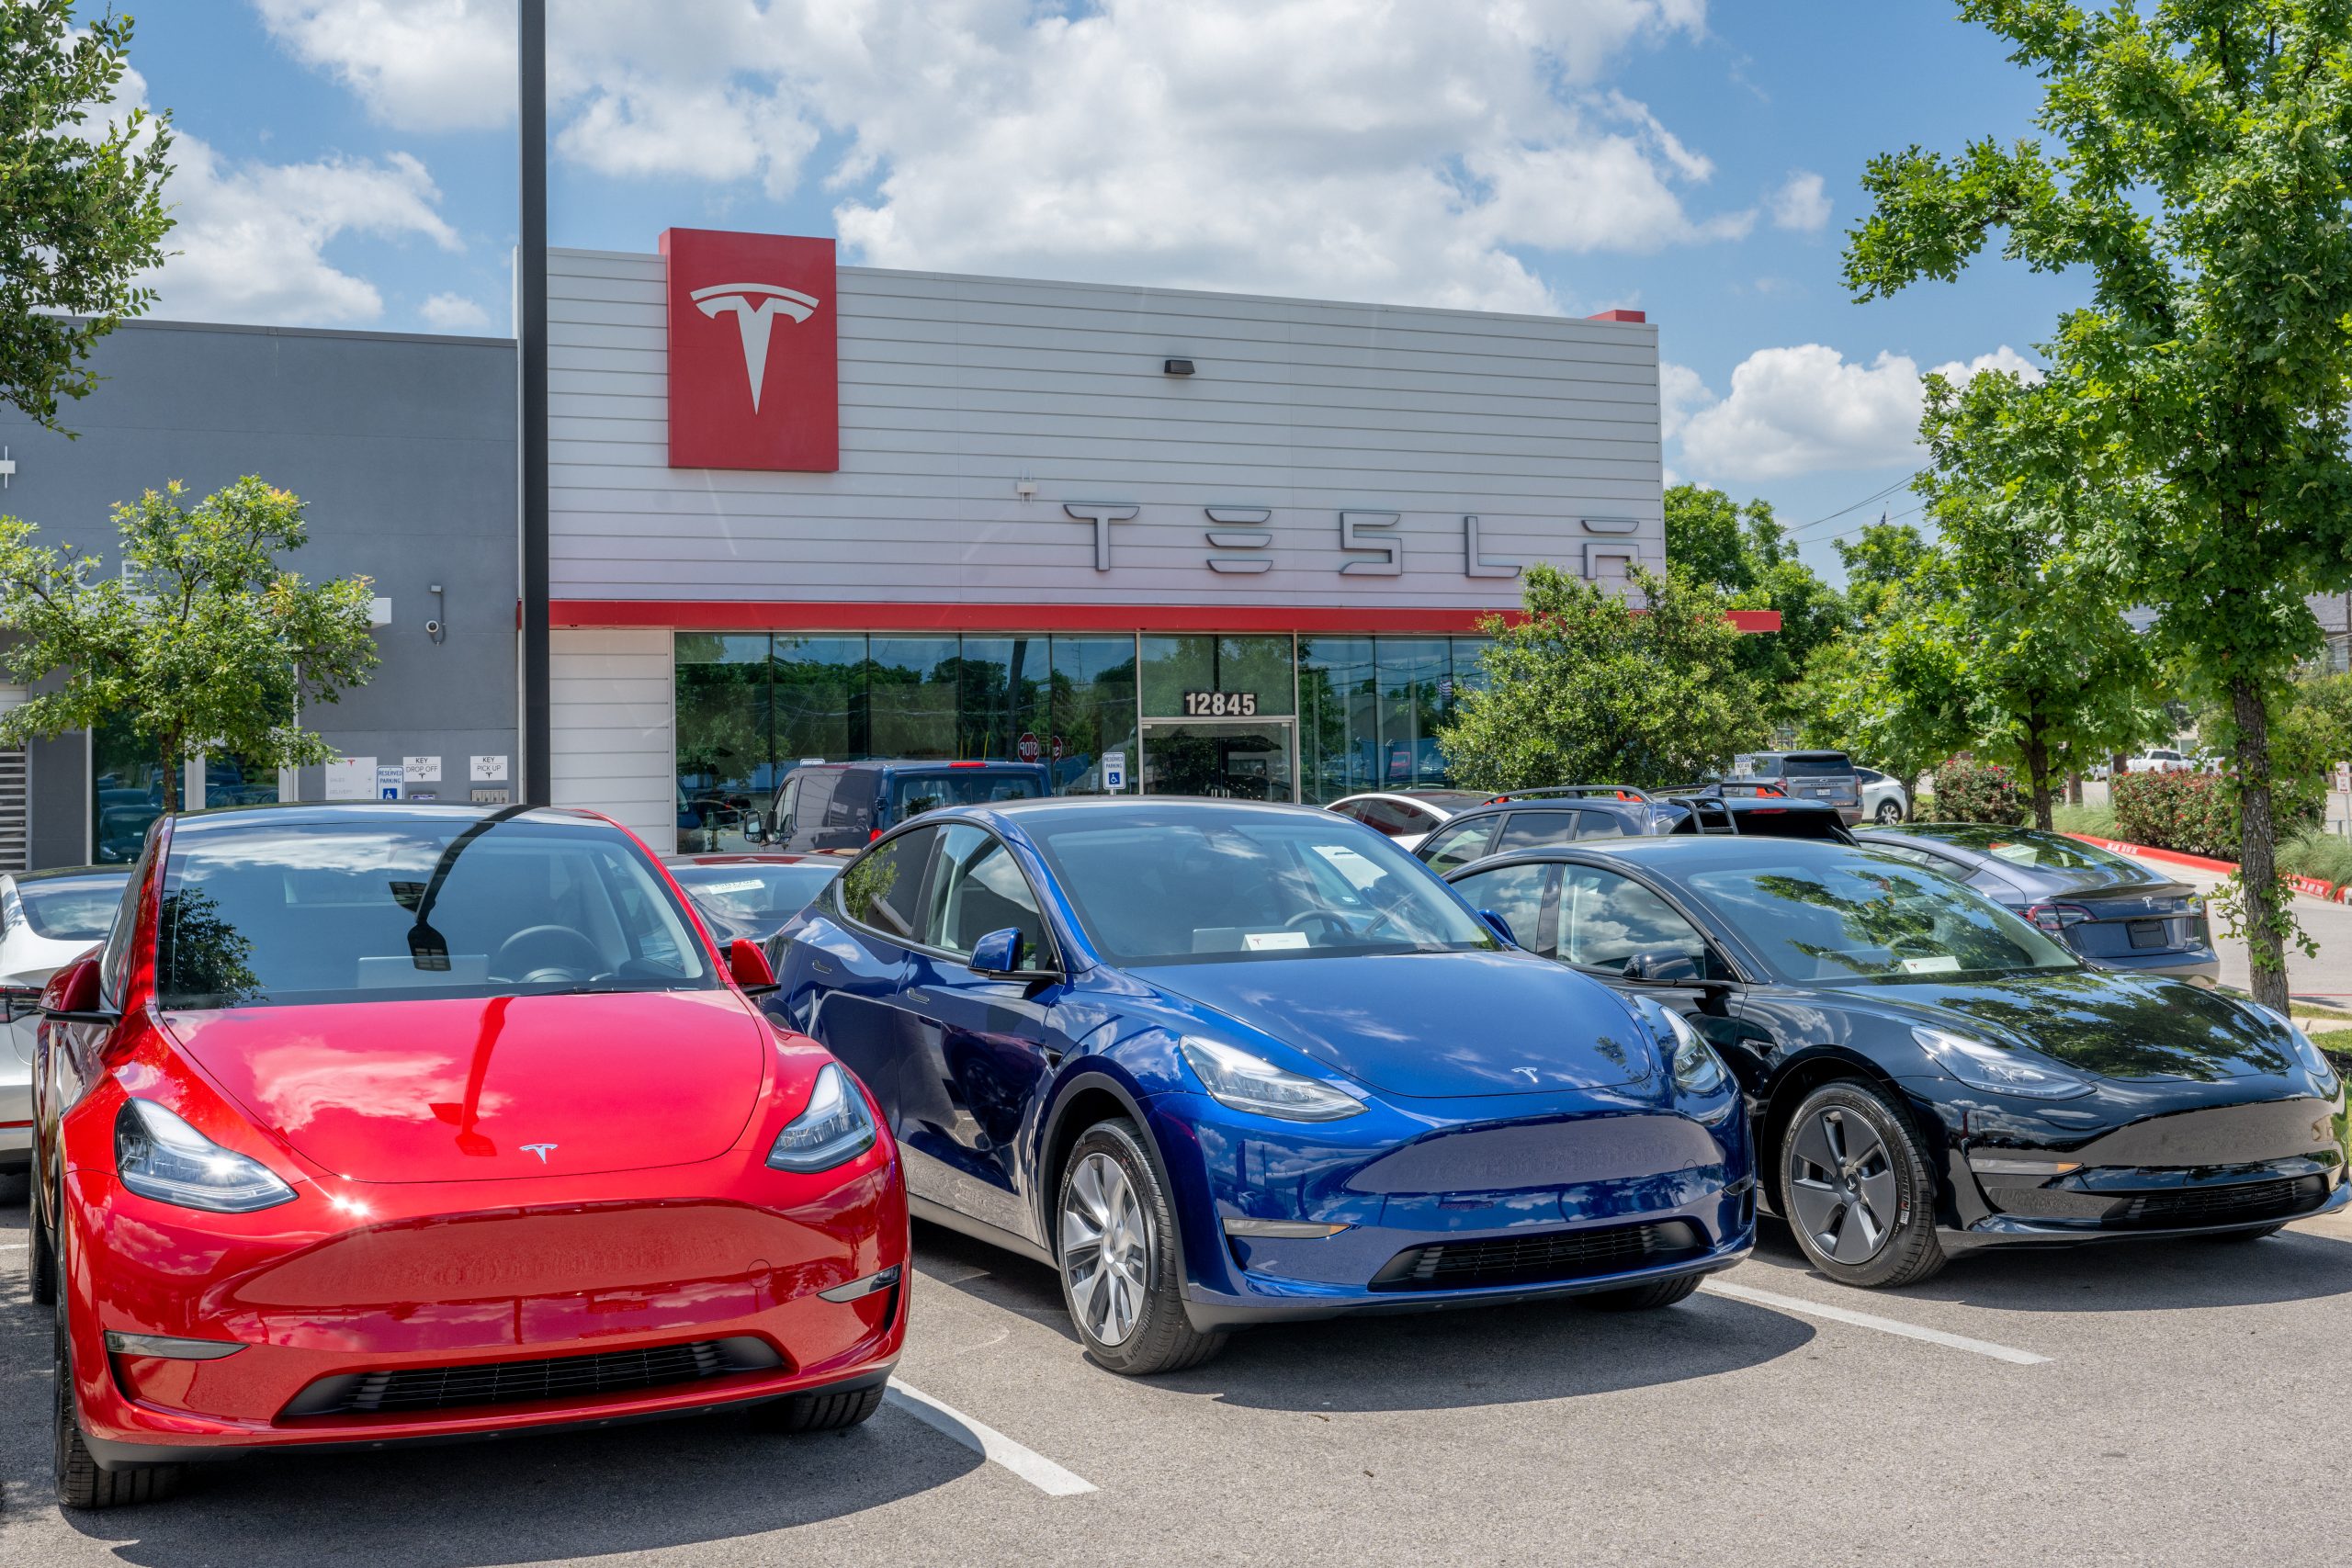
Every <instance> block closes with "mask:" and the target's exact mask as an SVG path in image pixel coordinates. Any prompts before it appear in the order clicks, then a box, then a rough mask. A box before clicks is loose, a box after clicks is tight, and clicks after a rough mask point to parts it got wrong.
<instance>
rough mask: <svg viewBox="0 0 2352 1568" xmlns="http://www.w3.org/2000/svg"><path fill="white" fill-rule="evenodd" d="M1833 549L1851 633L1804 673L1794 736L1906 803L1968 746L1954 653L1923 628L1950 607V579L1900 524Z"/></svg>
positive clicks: (1876, 526) (1963, 685) (1961, 675)
mask: <svg viewBox="0 0 2352 1568" xmlns="http://www.w3.org/2000/svg"><path fill="white" fill-rule="evenodd" d="M1837 548H1838V557H1839V558H1840V559H1841V560H1843V561H1844V563H1845V566H1846V602H1847V604H1848V606H1849V611H1850V613H1851V616H1852V620H1851V629H1850V630H1849V633H1848V635H1847V636H1846V637H1843V638H1841V639H1839V640H1838V641H1836V642H1831V643H1826V644H1824V645H1823V646H1822V647H1821V648H1820V649H1817V650H1815V654H1814V656H1813V659H1812V660H1811V662H1810V663H1809V664H1808V666H1807V668H1806V671H1805V686H1806V689H1807V691H1808V692H1809V693H1810V694H1811V698H1812V701H1811V705H1810V706H1809V707H1808V708H1807V710H1806V712H1805V716H1804V724H1803V726H1802V727H1801V731H1800V733H1801V734H1802V736H1803V739H1804V741H1805V743H1806V744H1807V745H1810V746H1828V747H1836V748H1838V750H1843V751H1848V752H1850V753H1851V754H1852V755H1854V756H1855V757H1857V758H1859V759H1860V760H1861V761H1865V762H1868V763H1870V764H1871V766H1873V767H1878V768H1882V769H1884V770H1885V771H1886V772H1887V773H1892V774H1894V776H1895V777H1896V778H1898V779H1900V780H1901V781H1902V782H1903V786H1904V789H1905V792H1906V793H1907V794H1908V795H1911V797H1912V798H1913V799H1915V800H1916V799H1917V798H1918V794H1919V781H1920V779H1921V778H1922V777H1923V776H1925V775H1926V774H1927V773H1929V772H1930V771H1931V770H1933V769H1934V768H1935V767H1936V766H1937V765H1938V764H1939V763H1941V762H1942V761H1944V760H1945V759H1946V758H1948V757H1950V756H1951V755H1952V754H1953V753H1954V752H1956V751H1964V750H1967V749H1968V748H1969V747H1970V745H1971V744H1972V743H1973V741H1974V739H1975V734H1974V731H1973V729H1972V728H1971V727H1970V712H1969V705H1968V695H1967V694H1968V687H1967V682H1966V679H1965V673H1966V672H1965V671H1964V670H1963V668H1962V662H1961V660H1960V658H1959V654H1958V649H1955V648H1954V647H1953V646H1952V645H1951V643H1950V642H1948V641H1946V640H1943V639H1941V638H1939V637H1935V636H1933V635H1930V631H1929V624H1928V622H1927V620H1926V619H1925V617H1927V616H1928V615H1929V614H1930V612H1932V611H1933V610H1934V609H1935V608H1936V607H1937V606H1939V605H1940V604H1944V603H1945V602H1947V601H1948V600H1949V599H1950V598H1951V593H1952V585H1951V575H1950V573H1949V571H1948V570H1946V567H1945V562H1944V559H1943V558H1942V557H1941V556H1940V555H1939V554H1938V553H1937V552H1936V551H1935V550H1934V549H1933V548H1932V547H1930V546H1928V544H1927V543H1926V542H1925V541H1924V540H1922V539H1921V538H1920V537H1919V533H1918V530H1917V529H1916V528H1913V527H1911V526H1910V525H1908V524H1900V523H1873V524H1871V525H1869V526H1868V527H1865V528H1863V529H1862V530H1861V532H1860V536H1859V537H1858V538H1856V539H1855V540H1853V541H1851V542H1850V543H1849V542H1848V541H1845V540H1839V541H1838V546H1837Z"/></svg>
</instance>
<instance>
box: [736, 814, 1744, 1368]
mask: <svg viewBox="0 0 2352 1568" xmlns="http://www.w3.org/2000/svg"><path fill="white" fill-rule="evenodd" d="M1508 931H1509V928H1508V927H1507V926H1506V925H1505V924H1504V922H1503V920H1502V919H1501V918H1500V917H1499V916H1495V915H1492V914H1487V915H1485V916H1482V915H1481V914H1480V913H1478V912H1477V911H1475V910H1473V909H1472V908H1470V906H1468V905H1467V904H1465V903H1464V902H1463V901H1462V898H1461V897H1460V896H1459V895H1457V894H1456V893H1455V892H1454V891H1453V889H1452V888H1451V887H1449V886H1447V885H1446V884H1445V883H1444V882H1442V881H1441V880H1440V879H1439V878H1438V877H1437V875H1436V874H1434V873H1432V872H1430V870H1429V869H1428V868H1427V867H1426V866H1424V865H1422V864H1421V863H1420V862H1419V861H1417V860H1415V859H1414V858H1413V857H1412V856H1410V855H1408V854H1406V853H1404V852H1402V851H1400V850H1398V849H1397V848H1396V846H1395V845H1393V844H1391V843H1390V842H1389V841H1388V840H1385V839H1384V838H1382V837H1381V836H1380V835H1379V834H1378V833H1375V832H1374V831H1372V830H1371V829H1368V828H1365V827H1363V825H1362V824H1360V823H1357V822H1352V821H1350V820H1349V819H1347V818H1342V817H1338V816H1334V815H1333V814H1331V813H1330V812H1328V811H1315V810H1309V809H1306V808H1302V807H1285V806H1259V805H1243V804H1238V803H1229V802H1222V801H1216V802H1210V801H1157V800H1136V799H1132V798H1129V799H1117V798H1113V799H1099V800H1068V799H1063V800H1050V799H1049V800H1037V801H1031V802H1024V803H1017V804H1006V805H1000V806H992V807H956V808H951V809H947V810H941V811H933V812H931V813H929V814H927V815H925V816H923V817H921V818H916V819H915V820H914V821H912V822H910V823H909V824H907V825H905V826H903V827H901V828H899V829H898V830H896V831H895V832H892V833H891V834H889V835H888V837H886V838H884V839H882V840H878V841H877V842H876V843H874V844H873V845H871V846H869V847H868V848H867V849H866V850H865V852H864V853H862V854H861V855H860V856H859V857H858V858H857V859H856V860H854V861H853V862H851V863H849V865H848V866H847V867H846V869H844V870H843V872H842V874H841V876H840V878H839V879H838V880H837V881H836V882H835V883H834V885H833V886H832V888H831V890H829V891H828V892H827V893H826V895H825V896H824V897H821V898H820V899H819V900H818V901H817V902H816V903H815V904H814V905H812V906H811V907H810V908H808V909H807V910H805V911H803V912H802V913H801V914H800V915H799V916H798V917H797V918H796V919H794V920H793V921H792V922H791V923H790V924H788V925H786V927H785V928H784V929H783V930H782V931H780V932H778V933H777V934H776V936H775V938H774V939H773V940H772V942H770V945H769V952H770V955H771V957H772V959H773V960H774V963H775V972H776V976H777V978H778V980H779V982H780V984H779V986H778V988H777V990H776V991H775V993H774V994H772V995H771V996H770V997H769V998H768V1000H767V1004H766V1005H767V1006H768V1007H769V1008H770V1009H771V1010H773V1011H774V1012H775V1014H776V1016H777V1017H778V1018H779V1019H780V1020H782V1021H784V1022H786V1023H787V1024H789V1025H790V1026H791V1027H793V1028H795V1029H798V1030H801V1031H804V1032H808V1033H809V1034H812V1035H814V1036H816V1037H817V1038H818V1039H819V1040H820V1041H822V1042H824V1043H825V1044H826V1045H827V1046H828V1047H829V1048H830V1049H831V1051H832V1052H833V1054H834V1055H837V1056H839V1057H840V1058H841V1059H842V1061H843V1062H846V1063H848V1064H849V1065H850V1066H851V1067H852V1068H853V1069H854V1070H855V1071H856V1072H857V1074H858V1075H859V1077H862V1078H864V1079H865V1084H866V1087H867V1088H868V1089H871V1090H872V1091H873V1096H874V1099H875V1100H876V1103H877V1104H879V1106H880V1107H881V1108H882V1111H883V1114H884V1115H885V1116H887V1117H888V1119H889V1122H890V1129H891V1131H892V1132H893V1133H894V1134H896V1135H897V1137H898V1140H899V1148H900V1150H901V1151H902V1154H903V1156H904V1159H905V1162H906V1171H907V1186H908V1188H909V1190H910V1196H911V1197H912V1200H913V1205H914V1211H915V1213H917V1214H918V1215H920V1216H921V1217H922V1218H925V1219H928V1220H932V1221H934V1222H936V1223H938V1224H944V1225H947V1226H949V1227H952V1228H954V1229H956V1230H959V1231H963V1232H967V1233H968V1234H970V1235H976V1236H978V1237H981V1238H982V1239H984V1240H987V1241H989V1242H993V1243H995V1244H997V1245H999V1246H1001V1247H1009V1248H1011V1249H1012V1250H1013V1251H1015V1252H1019V1253H1022V1254H1024V1255H1026V1256H1028V1257H1030V1258H1035V1259H1037V1260H1039V1261H1040V1262H1043V1263H1046V1264H1048V1265H1050V1266H1051V1267H1053V1268H1054V1269H1055V1270H1056V1271H1057V1273H1058V1274H1059V1276H1060V1278H1061V1281H1062V1291H1063V1295H1064V1297H1065V1300H1066V1301H1067V1303H1068V1305H1069V1314H1070V1317H1071V1318H1072V1320H1073V1321H1074V1322H1075V1323H1076V1325H1077V1327H1078V1332H1079V1335H1080V1338H1081V1339H1082V1340H1083V1342H1084V1344H1085V1346H1086V1348H1087V1349H1088V1351H1089V1352H1091V1354H1092V1356H1093V1357H1094V1359H1096V1360H1097V1361H1098V1362H1100V1363H1101V1364H1102V1365H1103V1366H1105V1367H1108V1368H1110V1369H1111V1370H1113V1371H1119V1372H1128V1373H1147V1372H1158V1371H1172V1370H1174V1369H1176V1368H1180V1367H1185V1366H1190V1365H1192V1364H1193V1363H1194V1362H1197V1361H1199V1360H1201V1359H1203V1358H1204V1357H1206V1356H1207V1355H1209V1354H1210V1353H1211V1352H1212V1351H1214V1350H1215V1349H1216V1348H1217V1347H1218V1346H1219V1345H1220V1344H1221V1343H1223V1341H1224V1337H1225V1335H1226V1333H1227V1331H1228V1330H1230V1329H1233V1328H1236V1327H1239V1326H1242V1325H1249V1324H1253V1323H1264V1322H1272V1321H1277V1320H1283V1319H1294V1318H1312V1317H1324V1316H1330V1315H1333V1314H1340V1313H1349V1312H1362V1311H1372V1312H1378V1311H1406V1310H1413V1309H1417V1308H1427V1307H1436V1306H1453V1305H1470V1304H1475V1303H1487V1302H1503V1301H1523V1300H1527V1299H1530V1298H1532V1297H1539V1296H1554V1295H1560V1296H1566V1295H1581V1296H1584V1297H1586V1298H1587V1299H1588V1300H1589V1302H1590V1303H1593V1304H1595V1305H1600V1306H1607V1307H1617V1308H1645V1307H1659V1306H1665V1305H1668V1304H1669V1303H1674V1302H1678V1301H1680V1300H1681V1299H1682V1298H1683V1297H1685V1296H1687V1295H1689V1294H1690V1293H1691V1291H1693V1290H1695V1289H1696V1288H1697V1287H1698V1283H1699V1280H1700V1278H1701V1277H1702V1275H1705V1274H1707V1273H1709V1272H1711V1271H1713V1270H1714V1269H1724V1268H1728V1267H1729V1266H1730V1265H1732V1264H1733V1263H1736V1262H1737V1261H1738V1260H1739V1259H1740V1258H1743V1257H1744V1256H1746V1255H1747V1251H1748V1248H1749V1247H1750V1246H1751V1245H1752V1244H1753V1241H1754V1235H1755V1180H1754V1176H1753V1171H1752V1168H1751V1155H1750V1152H1749V1145H1748V1140H1747V1124H1746V1122H1745V1121H1744V1120H1743V1118H1742V1112H1741V1109H1740V1103H1739V1097H1738V1094H1737V1090H1736V1086H1735V1085H1734V1083H1733V1082H1732V1080H1731V1078H1730V1077H1729V1075H1728V1074H1727V1073H1726V1071H1725V1070H1724V1066H1723V1064H1722V1063H1721V1062H1720V1061H1718V1060H1717V1059H1716V1057H1715V1055H1714V1054H1713V1050H1712V1049H1711V1048H1710V1047H1709V1046H1708V1045H1707V1044H1706V1043H1704V1042H1703V1041H1702V1040H1701V1039H1700V1038H1699V1037H1698V1035H1697V1034H1696V1033H1694V1032H1692V1031H1691V1028H1690V1026H1689V1025H1687V1024H1686V1023H1684V1022H1683V1021H1681V1019H1680V1018H1679V1016H1677V1015H1676V1014H1674V1013H1673V1012H1671V1011H1668V1010H1665V1009H1663V1008H1660V1007H1658V1006H1657V1004H1655V1003H1653V1002H1650V1001H1647V1000H1645V999H1638V998H1637V999H1626V998H1620V997H1619V996H1617V995H1615V994H1613V993H1612V992H1611V991H1610V990H1609V989H1608V988H1607V987H1603V986H1601V985H1600V984H1598V983H1597V982H1595V981H1592V980H1590V979H1588V978H1586V977H1585V976H1580V975H1577V974H1576V973H1574V972H1573V971H1570V970H1567V969H1565V968H1563V967H1562V966H1560V965H1559V964H1553V963H1549V962H1547V961H1545V960H1544V959H1542V958H1538V957H1536V956H1535V955H1534V954H1532V953H1527V952H1524V951H1522V950H1521V949H1520V948H1518V947H1516V946H1514V945H1512V943H1511V942H1510V941H1509V940H1508ZM853 1100H854V1097H853ZM845 1113H854V1114H855V1115H857V1116H859V1117H863V1116H864V1114H865V1112H864V1111H863V1109H862V1108H861V1107H860V1106H859V1105H857V1104H852V1105H851V1106H849V1107H847V1108H845Z"/></svg>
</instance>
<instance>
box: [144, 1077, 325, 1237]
mask: <svg viewBox="0 0 2352 1568" xmlns="http://www.w3.org/2000/svg"><path fill="white" fill-rule="evenodd" d="M114 1166H115V1173H116V1174H117V1175H118V1176H119V1177H120V1178H121V1179H122V1184H123V1185H124V1186H125V1187H128V1188H130V1190H132V1191H133V1192H136V1193H138V1194H139V1195H140V1196H141V1197H142V1198H153V1199H154V1200H155V1201H157V1202H158V1203H175V1204H177V1205H178V1206H179V1207H181V1208H183V1209H209V1210H211V1211H212V1212H213V1213H220V1214H247V1213H252V1212H253V1211H254V1210H255V1209H268V1208H275V1207H276V1206H277V1205H278V1204H280V1203H290V1202H292V1201H294V1189H292V1188H291V1187H288V1186H287V1185H286V1183H285V1182H283V1181H281V1180H279V1179H277V1174H276V1173H275V1172H273V1171H272V1170H270V1168H268V1167H267V1166H266V1165H263V1164H262V1163H261V1162H260V1161H259V1160H256V1159H251V1158H248V1157H247V1156H244V1155H241V1154H237V1153H235V1152H233V1151H232V1150H229V1149H224V1148H222V1147H221V1146H220V1145H218V1144H216V1143H214V1142H213V1141H212V1140H211V1139H209V1138H208V1137H206V1136H205V1135H204V1134H201V1133H199V1132H198V1131H197V1130H196V1129H195V1128H193V1127H191V1126H189V1125H188V1124H187V1122H183V1121H181V1120H180V1119H179V1118H178V1117H176V1116H175V1115H173V1114H172V1113H171V1112H170V1111H166V1110H164V1108H163V1107H162V1106H160V1105H158V1104H156V1103H155V1102H154V1101H153V1100H125V1101H123V1104H122V1109H121V1110H120V1111H117V1112H116V1113H115V1119H114Z"/></svg>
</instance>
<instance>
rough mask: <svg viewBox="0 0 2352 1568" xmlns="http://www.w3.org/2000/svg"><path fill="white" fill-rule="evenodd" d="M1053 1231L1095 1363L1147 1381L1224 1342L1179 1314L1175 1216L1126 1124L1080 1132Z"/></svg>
mask: <svg viewBox="0 0 2352 1568" xmlns="http://www.w3.org/2000/svg"><path fill="white" fill-rule="evenodd" d="M1054 1229H1055V1233H1056V1237H1057V1243H1058V1255H1059V1257H1060V1259H1061V1270H1060V1272H1061V1277H1062V1301H1063V1303H1065V1304H1066V1305H1068V1306H1069V1317H1070V1322H1071V1323H1073V1324H1074V1325H1077V1327H1078V1337H1079V1338H1080V1341H1081V1342H1082V1343H1083V1344H1084V1345H1085V1346H1086V1350H1087V1354H1088V1355H1090V1356H1091V1357H1092V1358H1093V1359H1095V1361H1096V1362H1097V1363H1098V1364H1100V1365H1102V1366H1103V1367H1106V1368H1108V1369H1109V1370H1110V1371H1114V1372H1119V1373H1122V1374H1124V1375H1125V1376H1127V1377H1145V1376H1148V1375H1150V1374H1151V1373H1154V1372H1172V1371H1182V1369H1183V1368H1186V1367H1190V1366H1195V1365H1198V1364H1199V1363H1200V1362H1202V1361H1204V1360H1206V1359H1209V1357H1211V1356H1213V1355H1215V1354H1216V1352H1217V1350H1218V1348H1220V1347H1222V1346H1223V1345H1224V1344H1225V1336H1224V1335H1222V1334H1203V1333H1201V1332H1200V1331H1199V1330H1197V1329H1195V1328H1194V1327H1193V1325H1192V1323H1191V1321H1190V1320H1189V1319H1187V1318H1186V1317H1185V1315H1184V1260H1183V1259H1182V1258H1180V1257H1178V1256H1177V1246H1176V1216H1175V1212H1174V1209H1173V1207H1172V1206H1171V1205H1170V1202H1169V1201H1168V1189H1167V1186H1166V1184H1165V1183H1163V1182H1162V1181H1161V1180H1160V1179H1159V1167H1158V1166H1157V1165H1156V1164H1155V1163H1154V1162H1153V1160H1152V1158H1151V1155H1150V1153H1149V1151H1148V1150H1147V1149H1146V1148H1145V1147H1144V1144H1143V1132H1142V1130H1141V1129H1140V1128H1138V1127H1137V1126H1136V1124H1135V1123H1134V1122H1130V1121H1128V1120H1127V1119H1126V1118H1125V1117H1120V1118H1117V1119H1115V1120H1114V1121H1109V1122H1096V1123H1095V1124H1094V1125H1093V1126H1091V1127H1089V1128H1088V1129H1087V1130H1086V1131H1085V1132H1084V1133H1081V1134H1079V1139H1078V1143H1077V1145H1075V1146H1074V1147H1072V1148H1071V1150H1070V1152H1069V1163H1068V1164H1067V1165H1065V1166H1064V1167H1063V1168H1062V1181H1061V1192H1060V1194H1059V1196H1058V1198H1057V1201H1056V1202H1055V1204H1054Z"/></svg>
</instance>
